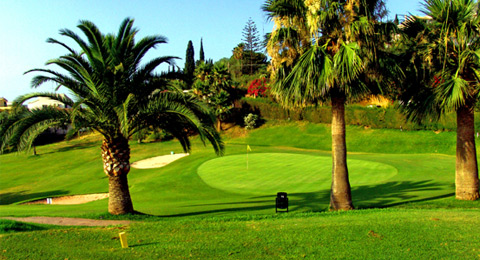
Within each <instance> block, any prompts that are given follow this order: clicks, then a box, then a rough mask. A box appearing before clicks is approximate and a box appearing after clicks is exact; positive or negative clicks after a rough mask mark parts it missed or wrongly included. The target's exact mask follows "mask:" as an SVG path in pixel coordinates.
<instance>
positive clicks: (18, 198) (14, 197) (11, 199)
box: [0, 190, 69, 205]
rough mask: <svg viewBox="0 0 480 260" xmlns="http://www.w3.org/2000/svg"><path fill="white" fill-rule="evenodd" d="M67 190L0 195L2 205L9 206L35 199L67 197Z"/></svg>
mask: <svg viewBox="0 0 480 260" xmlns="http://www.w3.org/2000/svg"><path fill="white" fill-rule="evenodd" d="M68 193H69V192H68V191H66V190H54V191H46V192H38V193H28V191H19V192H7V193H0V205H9V204H13V203H16V202H26V201H30V200H34V199H42V198H48V197H56V196H60V195H66V194H68Z"/></svg>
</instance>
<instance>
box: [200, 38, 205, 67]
mask: <svg viewBox="0 0 480 260" xmlns="http://www.w3.org/2000/svg"><path fill="white" fill-rule="evenodd" d="M202 61H205V53H204V52H203V39H200V62H202Z"/></svg>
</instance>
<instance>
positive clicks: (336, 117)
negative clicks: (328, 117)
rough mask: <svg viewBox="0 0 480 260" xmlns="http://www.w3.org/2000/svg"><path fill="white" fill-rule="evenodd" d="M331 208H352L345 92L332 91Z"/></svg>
mask: <svg viewBox="0 0 480 260" xmlns="http://www.w3.org/2000/svg"><path fill="white" fill-rule="evenodd" d="M332 160H333V167H332V190H331V194H330V208H331V209H332V210H351V209H354V207H353V203H352V194H351V189H350V182H349V180H348V168H347V145H346V142H345V94H343V93H340V92H338V91H335V90H334V91H333V92H332Z"/></svg>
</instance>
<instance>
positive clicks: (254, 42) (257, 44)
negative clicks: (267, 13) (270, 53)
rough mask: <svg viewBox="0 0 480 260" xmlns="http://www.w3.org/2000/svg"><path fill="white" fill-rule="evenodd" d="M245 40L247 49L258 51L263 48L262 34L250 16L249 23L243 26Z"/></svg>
mask: <svg viewBox="0 0 480 260" xmlns="http://www.w3.org/2000/svg"><path fill="white" fill-rule="evenodd" d="M242 34H243V39H242V40H243V42H244V43H245V51H252V52H258V51H261V50H262V44H261V41H260V36H259V33H258V30H257V26H256V25H255V22H254V21H253V20H252V18H249V19H248V21H247V24H246V25H245V27H244V28H243V33H242Z"/></svg>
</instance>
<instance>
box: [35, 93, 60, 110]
mask: <svg viewBox="0 0 480 260" xmlns="http://www.w3.org/2000/svg"><path fill="white" fill-rule="evenodd" d="M61 95H64V94H61ZM47 106H53V107H59V108H68V107H69V106H65V104H63V103H62V102H60V101H57V100H53V99H50V98H48V97H39V98H38V99H35V100H34V101H31V102H29V103H28V104H27V108H28V109H29V110H32V109H36V108H37V109H38V108H42V107H47Z"/></svg>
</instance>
